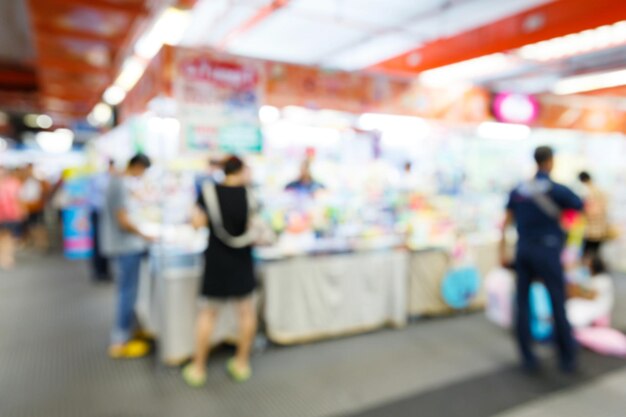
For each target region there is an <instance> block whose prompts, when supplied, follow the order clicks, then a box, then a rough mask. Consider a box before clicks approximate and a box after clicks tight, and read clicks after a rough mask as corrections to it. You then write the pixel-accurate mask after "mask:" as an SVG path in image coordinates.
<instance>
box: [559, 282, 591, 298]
mask: <svg viewBox="0 0 626 417" xmlns="http://www.w3.org/2000/svg"><path fill="white" fill-rule="evenodd" d="M567 297H568V298H581V299H583V300H595V299H596V298H597V297H598V292H597V291H596V290H594V289H590V288H586V287H584V286H582V285H580V284H575V283H568V284H567Z"/></svg>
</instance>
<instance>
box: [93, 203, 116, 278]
mask: <svg viewBox="0 0 626 417" xmlns="http://www.w3.org/2000/svg"><path fill="white" fill-rule="evenodd" d="M91 225H92V227H93V255H92V257H91V267H92V270H93V278H94V279H95V280H96V281H108V280H110V279H111V275H110V274H109V260H108V259H107V258H106V257H105V256H104V255H103V254H102V249H101V247H100V232H99V227H100V213H98V212H97V211H95V210H93V211H92V212H91Z"/></svg>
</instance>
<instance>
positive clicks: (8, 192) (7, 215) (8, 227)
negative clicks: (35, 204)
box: [0, 166, 25, 270]
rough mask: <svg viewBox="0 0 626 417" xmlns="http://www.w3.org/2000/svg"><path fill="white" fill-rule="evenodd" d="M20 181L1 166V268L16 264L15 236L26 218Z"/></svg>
mask: <svg viewBox="0 0 626 417" xmlns="http://www.w3.org/2000/svg"><path fill="white" fill-rule="evenodd" d="M20 187H21V184H20V181H19V179H18V178H17V177H15V176H14V175H12V174H10V173H9V172H8V171H7V170H6V169H5V168H4V167H1V166H0V269H4V270H9V269H12V268H13V267H14V266H15V246H16V243H15V238H16V236H17V234H18V233H19V228H20V224H21V223H22V221H23V220H24V215H25V211H24V207H23V206H22V202H21V200H20Z"/></svg>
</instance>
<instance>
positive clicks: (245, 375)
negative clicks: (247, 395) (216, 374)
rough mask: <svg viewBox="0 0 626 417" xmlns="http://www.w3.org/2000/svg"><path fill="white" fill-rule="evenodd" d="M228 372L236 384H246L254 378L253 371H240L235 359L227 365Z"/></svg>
mask: <svg viewBox="0 0 626 417" xmlns="http://www.w3.org/2000/svg"><path fill="white" fill-rule="evenodd" d="M226 371H227V372H228V374H229V375H230V377H231V378H232V379H233V380H234V381H235V382H246V381H247V380H249V379H250V377H251V376H252V369H250V367H249V366H248V367H247V368H245V369H238V368H237V365H236V362H235V359H234V358H233V359H231V360H229V361H228V362H227V363H226Z"/></svg>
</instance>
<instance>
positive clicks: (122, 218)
mask: <svg viewBox="0 0 626 417" xmlns="http://www.w3.org/2000/svg"><path fill="white" fill-rule="evenodd" d="M115 217H116V219H117V223H118V225H119V226H120V229H122V230H123V231H125V232H127V233H132V234H134V235H137V236H139V237H142V238H144V239H146V240H153V238H152V237H150V236H147V235H145V234H144V233H142V232H141V231H140V230H139V228H137V226H135V224H134V223H133V222H132V221H131V220H130V217H129V216H128V212H127V211H126V209H125V208H120V209H118V210H117V212H116V213H115Z"/></svg>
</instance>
